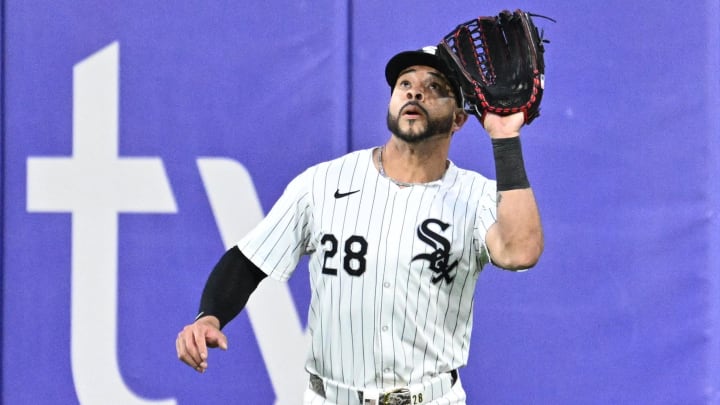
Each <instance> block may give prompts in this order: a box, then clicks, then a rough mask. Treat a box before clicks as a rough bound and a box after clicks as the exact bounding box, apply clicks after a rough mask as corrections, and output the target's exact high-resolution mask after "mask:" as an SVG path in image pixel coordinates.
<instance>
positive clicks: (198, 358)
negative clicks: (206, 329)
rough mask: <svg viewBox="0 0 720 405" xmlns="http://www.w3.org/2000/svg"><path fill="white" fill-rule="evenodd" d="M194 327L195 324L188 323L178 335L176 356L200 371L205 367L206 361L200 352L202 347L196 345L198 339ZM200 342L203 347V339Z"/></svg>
mask: <svg viewBox="0 0 720 405" xmlns="http://www.w3.org/2000/svg"><path fill="white" fill-rule="evenodd" d="M196 329H197V327H196V325H188V326H186V327H185V328H184V329H183V331H182V332H180V335H178V342H179V343H178V344H179V348H178V357H179V358H180V360H182V361H183V362H185V363H186V364H187V365H189V366H190V367H192V368H194V369H195V370H197V371H199V372H202V371H204V370H205V368H206V367H207V363H205V362H204V359H203V358H202V355H201V354H200V353H201V350H202V349H201V348H200V347H198V340H197V339H196V337H195V336H196ZM201 343H202V345H203V347H204V346H205V339H201ZM205 350H207V349H205Z"/></svg>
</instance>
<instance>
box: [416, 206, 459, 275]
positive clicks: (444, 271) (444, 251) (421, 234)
mask: <svg viewBox="0 0 720 405" xmlns="http://www.w3.org/2000/svg"><path fill="white" fill-rule="evenodd" d="M432 224H435V225H437V226H439V227H440V230H441V231H445V230H446V229H447V228H448V227H449V226H450V224H448V223H445V222H442V221H440V220H439V219H435V218H430V219H426V220H425V221H423V223H422V224H421V225H420V226H419V227H418V230H417V236H418V238H420V240H421V241H423V242H425V243H427V244H428V245H430V246H431V247H432V248H433V249H435V251H434V252H431V253H421V254H418V255H415V257H413V259H412V261H415V260H427V261H428V262H430V270H432V271H433V272H435V274H436V275H435V276H434V277H433V278H432V282H433V283H434V284H437V283H440V282H442V280H445V281H447V283H448V284H450V283H451V282H452V281H453V279H454V278H455V276H451V275H450V273H451V272H452V271H453V270H454V269H455V267H457V264H458V261H457V260H455V261H454V262H452V263H450V264H449V263H448V262H449V261H450V241H448V240H447V239H446V238H445V237H443V236H442V235H440V234H439V233H436V232H434V231H433V230H432V229H430V225H432Z"/></svg>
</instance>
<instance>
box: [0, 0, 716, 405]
mask: <svg viewBox="0 0 720 405" xmlns="http://www.w3.org/2000/svg"><path fill="white" fill-rule="evenodd" d="M566 3H568V4H565V3H563V4H562V5H560V3H558V2H551V1H533V2H530V1H517V2H507V1H500V2H495V3H493V4H478V5H477V6H475V7H474V8H471V7H470V6H469V5H468V3H467V2H459V1H452V0H451V1H446V2H443V6H442V7H440V6H438V5H437V4H435V5H431V4H430V3H429V2H427V3H422V4H417V2H409V1H396V2H348V3H343V4H339V3H338V2H333V1H318V2H280V1H271V2H264V3H258V4H255V5H248V4H244V3H243V2H213V3H210V4H203V5H202V6H201V5H199V3H194V2H180V3H179V4H178V2H174V3H173V4H172V5H171V4H170V3H166V2H141V1H128V2H112V1H105V2H98V1H55V2H42V1H40V2H20V1H4V2H2V4H3V10H4V16H3V37H2V40H3V66H2V86H3V87H2V88H3V98H2V103H3V104H2V114H3V117H2V124H3V136H2V145H1V146H0V147H1V148H2V149H1V151H2V155H1V156H2V158H1V159H2V161H1V162H2V164H3V170H2V174H3V183H2V203H3V210H2V211H3V213H2V215H3V216H2V221H3V222H2V236H3V244H2V273H3V281H2V287H3V290H2V310H3V311H2V323H3V326H2V342H3V344H2V397H1V399H2V403H7V404H26V403H27V404H29V403H33V404H45V403H47V404H57V403H63V404H65V403H67V404H70V403H77V401H78V400H77V398H76V394H75V389H74V386H73V378H72V374H71V369H70V367H71V365H70V349H69V348H70V343H69V342H70V312H69V311H70V259H71V257H70V256H71V251H70V247H71V246H70V235H71V217H70V214H67V213H65V214H63V213H37V212H28V210H27V201H26V199H27V184H26V177H27V159H28V157H31V156H33V157H43V156H48V157H58V156H70V155H71V154H72V98H73V94H72V68H73V65H74V64H76V63H78V62H79V61H81V60H82V59H84V58H86V57H87V56H89V55H90V54H92V53H94V52H96V51H97V50H99V49H100V48H103V47H104V46H106V45H108V44H109V43H111V42H114V41H118V42H119V44H120V49H121V50H120V76H121V78H120V153H121V155H122V156H157V157H160V158H161V159H162V161H163V163H164V165H165V169H166V171H167V175H168V178H169V181H170V183H171V185H172V190H173V193H174V197H175V199H176V201H177V205H178V212H177V213H176V214H143V215H125V214H123V215H121V216H120V228H119V229H120V233H119V252H120V256H119V260H118V263H119V272H120V277H119V312H118V319H119V329H118V330H119V336H118V345H119V347H118V356H119V362H120V367H121V369H122V373H123V378H124V380H125V382H126V384H127V385H128V386H129V387H130V388H131V389H132V390H133V391H134V392H136V393H137V394H139V395H142V396H145V397H148V398H164V397H175V398H176V399H177V401H178V402H179V403H182V404H196V403H272V402H273V398H274V394H273V389H272V386H271V384H270V380H269V377H268V375H267V372H266V371H265V368H264V363H263V360H262V357H261V356H260V353H259V351H258V346H257V342H256V340H255V336H254V334H253V330H252V328H251V326H250V323H249V322H248V317H247V314H245V313H243V314H241V315H240V316H239V317H238V318H237V319H236V320H235V321H234V322H233V323H232V324H231V325H230V326H228V327H227V329H226V332H227V334H228V336H229V338H230V339H231V350H230V351H229V352H227V353H222V354H221V355H220V354H213V359H212V361H213V364H212V367H211V369H210V370H209V371H208V373H207V374H206V375H203V376H199V375H197V374H195V373H193V372H192V370H190V369H189V368H187V367H184V366H182V365H181V364H180V363H179V362H178V361H177V359H176V357H175V352H174V350H175V349H174V347H173V344H172V342H173V340H174V338H175V335H176V334H177V332H178V331H179V329H180V328H181V327H182V326H183V325H184V324H185V323H187V322H189V321H190V320H191V319H192V317H193V316H194V313H195V310H196V307H197V302H198V299H199V294H200V291H201V288H202V284H203V282H204V280H205V278H206V277H207V274H208V272H209V270H210V269H211V267H212V265H213V264H214V263H215V261H216V259H217V258H218V257H219V255H220V254H221V253H222V251H223V250H224V248H223V245H222V241H221V239H220V236H219V234H218V230H217V228H216V227H215V221H214V218H213V216H212V213H211V211H210V208H209V205H208V201H207V197H206V195H205V193H204V192H203V185H202V183H201V179H200V177H199V175H198V171H197V167H196V164H195V160H196V159H197V158H198V157H201V156H218V157H229V158H232V159H234V160H237V161H239V162H242V163H243V164H244V165H245V167H247V169H248V171H249V172H250V173H251V175H252V178H253V181H254V184H255V187H256V189H257V193H258V195H259V197H260V199H261V202H262V205H263V209H264V210H265V211H267V210H268V209H269V207H270V206H271V205H272V203H273V202H274V201H275V199H276V198H277V197H278V196H279V195H280V193H281V192H282V190H283V188H284V186H285V184H286V183H287V182H288V181H289V180H290V179H291V178H292V177H294V176H295V175H296V174H298V173H299V172H300V171H301V170H303V169H304V168H305V167H306V166H308V165H310V164H313V163H316V162H319V161H322V160H326V159H329V158H332V157H335V156H338V155H340V154H342V153H344V152H346V151H347V150H349V149H358V148H365V147H370V146H373V145H378V144H380V143H382V142H384V141H385V139H386V138H387V136H388V134H387V130H386V128H385V127H384V116H385V111H386V106H387V101H388V95H389V89H388V88H387V85H386V84H385V83H384V78H383V68H384V64H385V62H386V60H387V59H388V58H389V57H390V56H392V55H393V54H394V53H395V52H397V51H399V50H405V49H414V48H419V47H421V46H423V45H428V44H433V43H436V42H437V41H438V40H439V38H440V37H442V35H443V34H445V33H446V32H447V31H449V30H450V29H451V28H453V27H454V26H455V25H456V24H457V23H459V22H462V21H465V20H467V19H469V18H472V17H474V16H476V15H489V14H495V13H497V12H498V11H500V10H502V9H503V8H509V9H515V8H522V9H528V10H530V11H533V12H537V13H539V14H545V15H548V16H551V17H553V18H555V19H556V20H557V21H558V22H557V23H556V24H551V23H546V22H544V21H542V20H539V23H540V24H541V25H542V26H544V27H545V30H546V35H547V37H548V38H549V39H550V40H551V43H550V44H549V45H548V46H547V53H546V62H547V66H548V67H547V72H546V92H545V98H544V100H543V108H542V115H541V117H540V118H539V119H538V120H536V121H535V122H533V124H532V125H531V126H529V127H527V128H526V129H525V130H524V137H523V144H524V146H525V155H526V160H527V166H528V170H529V174H530V179H531V182H532V183H533V187H534V189H535V191H536V194H537V197H538V200H539V202H540V205H541V211H542V214H543V218H544V224H545V232H546V239H547V240H546V251H545V254H544V256H543V258H542V260H541V262H540V264H539V265H538V266H537V267H536V268H535V269H533V270H532V271H530V272H527V273H523V274H514V273H508V272H502V271H499V270H496V269H490V270H488V271H486V272H484V273H483V275H482V276H481V278H480V282H479V284H478V287H477V294H476V300H475V304H476V305H475V309H476V323H475V330H474V335H473V343H472V344H473V346H472V353H471V357H470V363H469V364H468V367H467V368H466V369H465V370H463V371H462V375H463V381H464V384H465V387H466V389H467V391H468V393H469V396H470V398H471V400H470V403H493V404H579V403H582V404H608V403H623V404H640V403H643V404H644V403H647V404H674V403H682V404H720V275H719V274H720V256H719V255H718V248H717V246H718V244H719V242H720V226H719V223H718V207H720V189H719V187H718V179H717V174H718V173H720V163H719V158H718V156H719V155H720V144H719V141H718V137H719V136H720V123H719V122H720V120H719V118H718V115H719V113H720V98H719V97H718V94H719V92H718V91H719V90H720V75H719V74H718V72H719V71H720V56H719V48H720V35H719V34H718V33H719V31H720V25H719V24H718V21H720V19H719V17H720V5H718V3H717V1H711V0H708V1H705V2H693V3H691V4H683V3H681V2H671V1H650V0H642V1H636V2H632V3H631V4H629V2H627V1H620V0H609V1H605V2H590V1H586V0H582V1H576V2H566ZM441 8H442V9H443V10H448V11H445V12H443V13H439V10H440V9H441ZM456 138H457V139H455V140H454V145H453V148H452V151H451V157H452V159H453V160H454V161H455V162H456V163H457V164H458V165H460V166H463V167H467V168H473V169H477V170H479V171H481V172H484V173H488V174H489V175H490V176H492V170H493V169H492V161H491V159H490V155H489V150H490V149H489V141H488V140H487V138H486V136H485V135H484V134H483V133H482V131H481V130H480V127H479V125H478V124H477V123H476V122H471V123H470V124H468V125H467V126H466V127H465V129H464V130H463V131H461V132H460V133H458V134H457V135H456ZM290 286H291V289H292V292H293V296H294V298H295V300H296V305H297V307H298V311H299V313H300V316H301V318H302V319H303V322H304V319H305V311H306V308H307V302H308V299H309V292H308V291H307V278H306V277H304V275H303V272H302V271H300V272H298V273H297V275H296V276H295V277H294V278H293V279H292V280H291V282H290ZM240 397H242V398H246V399H247V402H243V401H240V402H238V400H237V398H240Z"/></svg>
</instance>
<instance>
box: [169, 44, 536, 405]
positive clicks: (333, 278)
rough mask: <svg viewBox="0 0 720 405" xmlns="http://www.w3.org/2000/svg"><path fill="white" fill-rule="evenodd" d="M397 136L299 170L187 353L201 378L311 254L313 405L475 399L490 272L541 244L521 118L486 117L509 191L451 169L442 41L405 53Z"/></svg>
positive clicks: (451, 112)
mask: <svg viewBox="0 0 720 405" xmlns="http://www.w3.org/2000/svg"><path fill="white" fill-rule="evenodd" d="M385 74H386V80H387V82H388V84H389V85H390V88H391V90H392V92H391V97H390V102H389V106H388V114H387V125H388V128H389V130H390V133H391V135H390V138H389V139H388V141H387V142H386V143H385V144H384V145H382V146H379V147H375V148H371V149H367V150H360V151H356V152H352V153H349V154H347V155H345V156H342V157H340V158H338V159H335V160H332V161H328V162H324V163H320V164H317V165H315V166H313V167H310V168H309V169H307V170H306V171H305V172H303V173H301V174H300V175H299V176H297V177H296V178H295V179H293V180H292V182H290V184H289V185H288V186H287V188H286V189H285V191H284V193H283V194H282V196H281V197H280V199H279V200H278V201H277V202H276V204H275V205H274V206H273V208H272V209H271V210H270V212H269V213H268V215H267V217H265V218H264V220H263V221H261V223H260V224H259V225H258V226H257V227H255V228H254V229H253V230H252V231H251V232H250V233H249V234H248V235H246V236H245V237H244V238H243V239H242V240H240V241H239V243H238V244H237V246H235V247H233V248H231V249H229V250H228V251H227V252H226V253H225V255H224V256H223V257H222V258H221V259H220V261H219V262H218V264H217V266H216V267H215V268H214V269H213V271H212V272H211V274H210V276H209V278H208V281H207V284H206V286H205V289H204V291H203V294H202V298H201V304H200V314H199V315H198V318H197V319H196V321H195V322H194V323H192V324H190V325H187V326H186V327H185V328H184V329H183V330H182V332H180V334H179V335H178V338H177V341H176V345H177V352H178V357H179V358H180V359H181V360H182V361H183V362H185V363H187V364H188V365H190V366H191V367H193V368H195V369H196V370H197V371H199V372H203V371H204V370H205V369H206V368H207V366H208V361H207V359H208V351H207V347H217V346H220V347H223V348H225V347H226V346H227V339H226V337H225V336H224V335H223V334H222V332H221V329H222V327H223V326H224V325H225V324H227V322H229V321H230V320H231V319H233V318H234V317H235V316H236V315H237V314H238V313H239V312H240V311H241V310H242V308H243V307H244V305H245V303H246V302H247V300H248V298H249V296H250V295H251V293H252V292H253V290H254V289H255V288H256V287H257V285H258V284H259V283H260V282H261V280H263V279H264V278H265V277H266V276H270V277H272V278H274V279H277V280H283V281H284V280H287V279H288V278H289V277H290V276H291V275H292V274H293V271H294V270H295V268H296V265H297V264H298V261H299V260H300V258H301V256H303V255H310V260H309V271H310V283H311V288H312V298H311V302H310V308H309V314H308V329H309V332H310V335H311V345H310V347H309V348H308V351H307V362H306V364H305V369H306V371H307V373H308V388H307V390H306V392H305V396H304V403H305V404H318V405H320V404H327V405H330V404H387V403H392V404H464V403H465V401H466V395H465V391H464V390H463V387H462V383H461V380H460V376H459V371H458V370H459V369H460V368H462V367H463V366H464V365H465V364H466V363H467V360H468V354H469V342H470V334H471V331H472V320H473V314H472V310H473V293H474V289H475V283H476V281H477V279H478V275H479V273H480V271H481V270H482V268H483V267H484V266H485V265H486V264H488V263H493V264H494V265H495V266H498V267H501V268H505V269H510V270H520V269H527V268H530V267H532V266H534V265H535V263H536V262H537V260H538V259H539V257H540V254H541V252H542V249H543V235H542V229H541V223H540V217H539V213H538V208H537V205H536V201H535V198H534V196H533V192H532V189H531V188H530V185H529V182H528V180H527V176H526V173H525V169H524V165H523V158H522V151H521V146H520V141H519V135H520V129H521V127H522V126H523V123H524V120H523V114H522V112H520V113H515V114H512V115H504V116H501V115H496V114H493V113H488V114H486V115H485V117H484V119H483V125H484V128H485V130H486V132H487V133H488V134H489V136H490V138H491V139H492V144H493V153H494V157H495V161H496V178H497V180H496V181H493V180H489V179H488V178H486V177H484V176H482V175H481V174H478V173H476V172H473V171H470V170H465V169H461V168H459V167H457V166H456V165H455V164H453V162H451V161H450V160H448V150H449V147H450V142H451V139H452V136H453V134H454V133H455V132H457V131H458V130H460V129H461V128H462V127H463V125H464V124H465V122H466V121H467V119H468V114H467V113H466V112H465V110H464V109H463V108H462V107H461V104H462V99H461V91H460V89H459V88H458V86H457V85H456V84H454V82H452V81H450V80H448V78H449V76H450V75H451V72H449V70H448V68H447V66H446V65H445V64H444V63H443V62H442V60H440V59H439V58H438V57H437V56H436V55H435V48H434V47H426V48H424V49H422V50H418V51H408V52H402V53H399V54H398V55H395V56H394V57H393V58H392V59H390V61H389V62H388V64H387V66H386V72H385Z"/></svg>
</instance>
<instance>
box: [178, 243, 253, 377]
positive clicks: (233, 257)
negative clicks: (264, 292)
mask: <svg viewBox="0 0 720 405" xmlns="http://www.w3.org/2000/svg"><path fill="white" fill-rule="evenodd" d="M265 277H267V276H266V274H265V273H263V272H262V270H260V269H259V268H258V267H257V266H255V265H254V264H253V263H252V262H251V261H250V260H248V258H247V257H245V255H244V254H243V253H242V252H241V251H240V249H238V248H237V246H234V247H232V248H231V249H228V251H227V252H225V254H224V255H223V257H222V258H221V259H220V261H218V263H217V265H215V268H214V269H213V271H212V272H211V273H210V276H209V277H208V280H207V282H206V283H205V288H204V289H203V294H202V298H201V299H200V310H199V313H198V316H197V317H196V318H195V322H193V323H191V324H189V325H186V326H185V327H184V328H183V330H182V331H181V332H180V333H179V334H178V337H177V339H176V341H175V348H176V350H177V355H178V358H179V359H180V360H181V361H182V362H184V363H185V364H187V365H189V366H190V367H192V368H193V369H195V370H196V371H198V372H201V373H202V372H204V371H205V370H206V369H207V366H208V364H207V358H208V350H207V349H208V347H211V348H212V347H220V348H221V349H223V350H227V337H226V336H225V335H224V334H223V333H222V332H221V329H222V328H223V327H224V326H225V325H226V324H227V323H228V322H230V321H231V320H232V319H233V318H235V316H237V314H239V313H240V311H241V310H242V309H243V308H244V307H245V304H246V303H247V301H248V299H249V298H250V294H252V292H253V291H255V289H256V288H257V286H258V285H259V284H260V282H261V281H262V280H263V279H264V278H265Z"/></svg>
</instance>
